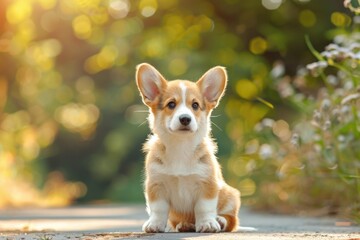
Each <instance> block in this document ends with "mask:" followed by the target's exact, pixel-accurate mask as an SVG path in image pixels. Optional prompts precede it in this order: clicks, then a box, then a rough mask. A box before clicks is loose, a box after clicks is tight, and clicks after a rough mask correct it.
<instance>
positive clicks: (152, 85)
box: [136, 63, 227, 136]
mask: <svg viewBox="0 0 360 240" xmlns="http://www.w3.org/2000/svg"><path fill="white" fill-rule="evenodd" d="M136 83H137V86H138V88H139V91H140V93H141V96H142V99H143V102H144V103H145V104H146V105H147V106H148V107H149V108H150V116H149V122H150V128H151V129H152V131H153V132H154V133H156V134H159V135H164V134H177V135H184V136H189V134H200V135H204V134H206V133H207V132H208V131H209V130H210V124H209V122H210V120H209V117H210V113H211V111H212V110H213V109H214V108H215V107H216V106H217V105H218V103H219V100H220V98H221V97H222V96H223V94H224V90H225V87H226V83H227V75H226V71H225V69H224V68H223V67H219V66H218V67H214V68H211V69H210V70H209V71H207V72H206V73H205V74H204V75H203V76H202V77H201V78H200V79H199V80H198V81H197V82H196V83H195V82H191V81H187V80H174V81H166V80H165V78H164V77H163V76H162V75H161V74H160V73H159V72H158V71H157V70H156V69H155V68H154V67H153V66H151V65H149V64H147V63H142V64H140V65H138V66H137V71H136Z"/></svg>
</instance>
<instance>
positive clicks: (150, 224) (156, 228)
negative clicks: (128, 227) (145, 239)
mask: <svg viewBox="0 0 360 240" xmlns="http://www.w3.org/2000/svg"><path fill="white" fill-rule="evenodd" d="M165 227H166V222H165V223H164V221H159V220H152V219H149V220H147V221H146V222H145V223H144V225H143V227H142V230H143V231H144V232H147V233H159V232H164V231H165Z"/></svg>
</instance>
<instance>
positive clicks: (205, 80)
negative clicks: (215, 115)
mask: <svg viewBox="0 0 360 240" xmlns="http://www.w3.org/2000/svg"><path fill="white" fill-rule="evenodd" d="M226 83H227V75H226V70H225V68H224V67H220V66H217V67H213V68H211V69H210V70H208V71H207V72H206V73H205V74H204V75H203V76H202V77H201V78H200V79H199V81H197V83H196V84H197V85H198V87H199V88H200V91H201V93H202V94H203V96H204V98H205V101H206V104H207V105H208V107H210V109H212V108H215V107H216V106H217V105H218V103H219V100H220V99H221V97H222V96H223V95H224V92H225V87H226Z"/></svg>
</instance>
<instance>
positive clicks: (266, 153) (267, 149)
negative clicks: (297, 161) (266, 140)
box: [259, 144, 273, 160]
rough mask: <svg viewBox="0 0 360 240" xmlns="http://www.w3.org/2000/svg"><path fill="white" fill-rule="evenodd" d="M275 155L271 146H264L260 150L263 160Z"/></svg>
mask: <svg viewBox="0 0 360 240" xmlns="http://www.w3.org/2000/svg"><path fill="white" fill-rule="evenodd" d="M272 155H273V149H272V147H271V146H270V145H269V144H262V145H261V147H260V149H259V156H260V158H261V159H263V160H266V159H269V158H271V156H272Z"/></svg>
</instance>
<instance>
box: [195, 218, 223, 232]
mask: <svg viewBox="0 0 360 240" xmlns="http://www.w3.org/2000/svg"><path fill="white" fill-rule="evenodd" d="M220 231H221V227H220V224H219V223H218V221H217V220H216V219H215V218H211V219H206V220H202V221H200V222H197V223H196V232H202V233H214V232H220Z"/></svg>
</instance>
